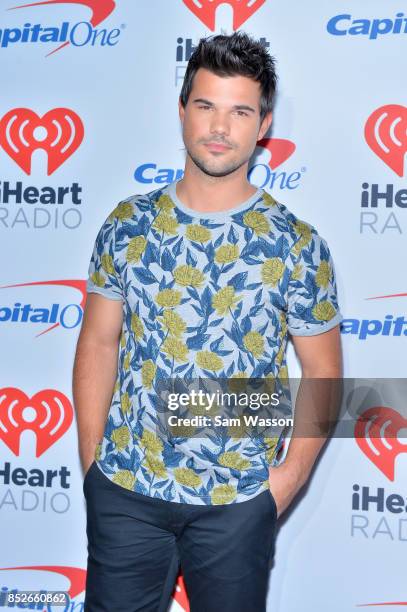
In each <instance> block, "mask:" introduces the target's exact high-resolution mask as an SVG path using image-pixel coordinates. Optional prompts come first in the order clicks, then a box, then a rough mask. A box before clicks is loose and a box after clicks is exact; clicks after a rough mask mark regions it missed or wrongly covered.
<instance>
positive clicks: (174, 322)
mask: <svg viewBox="0 0 407 612" xmlns="http://www.w3.org/2000/svg"><path fill="white" fill-rule="evenodd" d="M157 320H158V321H159V322H160V323H161V325H162V326H163V327H164V329H166V330H168V332H169V334H170V335H171V336H175V337H177V338H179V337H180V336H182V334H183V333H184V331H185V330H186V328H187V324H186V323H185V321H184V319H183V318H182V317H180V316H179V314H178V313H177V312H175V311H174V310H165V311H164V314H163V316H162V317H157Z"/></svg>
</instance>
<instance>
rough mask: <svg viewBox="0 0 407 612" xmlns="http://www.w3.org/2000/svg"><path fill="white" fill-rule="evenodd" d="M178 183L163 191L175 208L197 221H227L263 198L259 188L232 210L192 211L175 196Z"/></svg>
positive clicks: (168, 186)
mask: <svg viewBox="0 0 407 612" xmlns="http://www.w3.org/2000/svg"><path fill="white" fill-rule="evenodd" d="M179 180H181V179H179ZM178 182H179V181H173V182H172V183H170V184H169V185H167V186H166V187H165V190H167V193H168V195H169V196H170V198H171V200H172V201H173V202H174V204H175V205H176V206H177V208H179V209H180V210H182V212H184V213H185V214H186V215H189V216H190V217H195V218H197V219H213V220H216V221H218V220H219V221H221V220H224V219H228V218H230V217H231V216H232V215H235V214H236V213H240V212H242V211H243V210H245V209H246V208H250V206H252V204H254V203H255V202H256V201H257V200H258V199H259V198H261V197H262V196H263V190H262V189H261V187H258V188H257V190H256V191H255V192H254V194H253V195H251V196H250V198H248V199H247V200H245V201H244V202H242V203H241V204H239V205H238V206H235V207H234V208H229V209H228V210H218V211H213V212H212V211H200V210H194V209H193V208H189V206H186V205H185V204H183V202H181V200H180V199H179V198H178V196H177V191H176V185H177V183H178Z"/></svg>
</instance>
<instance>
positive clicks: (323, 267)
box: [315, 261, 331, 289]
mask: <svg viewBox="0 0 407 612" xmlns="http://www.w3.org/2000/svg"><path fill="white" fill-rule="evenodd" d="M330 278H331V268H330V265H329V263H328V262H327V261H321V263H320V264H319V266H318V270H317V273H316V274H315V282H316V284H317V285H318V287H323V288H324V289H326V288H327V287H328V285H329V281H330Z"/></svg>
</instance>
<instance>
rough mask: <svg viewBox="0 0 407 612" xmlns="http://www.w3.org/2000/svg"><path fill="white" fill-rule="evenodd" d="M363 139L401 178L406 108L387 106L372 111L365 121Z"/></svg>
mask: <svg viewBox="0 0 407 612" xmlns="http://www.w3.org/2000/svg"><path fill="white" fill-rule="evenodd" d="M365 139H366V142H367V144H368V145H369V147H370V148H371V149H372V151H373V153H375V154H376V155H377V156H378V157H379V158H380V159H381V160H382V161H383V162H384V163H385V164H386V165H387V166H388V167H389V168H390V169H391V170H393V172H395V173H396V174H397V175H398V176H400V177H402V176H403V174H404V157H405V154H406V151H407V107H405V106H401V105H400V104H388V105H387V106H381V107H380V108H378V109H376V110H375V111H373V113H372V114H371V115H370V117H369V118H368V120H367V121H366V125H365Z"/></svg>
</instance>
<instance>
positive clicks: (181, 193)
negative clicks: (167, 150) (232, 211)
mask: <svg viewBox="0 0 407 612" xmlns="http://www.w3.org/2000/svg"><path fill="white" fill-rule="evenodd" d="M247 168H248V164H247V163H246V164H244V165H243V166H241V168H238V169H237V170H236V171H235V172H232V173H231V174H228V175H227V176H220V177H218V176H209V175H208V174H205V173H204V172H202V170H200V169H199V168H198V167H197V166H196V165H195V164H194V163H193V161H192V160H191V158H190V157H189V156H187V161H186V164H185V171H184V176H183V178H182V179H181V180H180V181H178V183H177V189H176V193H177V196H178V198H179V199H180V200H181V202H182V203H183V204H185V205H186V206H188V207H189V208H192V209H193V210H197V211H201V212H219V211H222V210H228V209H229V208H235V207H236V206H238V205H239V204H241V203H242V202H245V201H246V200H248V199H249V198H250V197H251V196H252V195H253V194H254V193H255V192H256V191H257V187H255V186H254V185H252V184H251V183H249V181H248V180H247ZM225 204H226V205H227V206H225Z"/></svg>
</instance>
